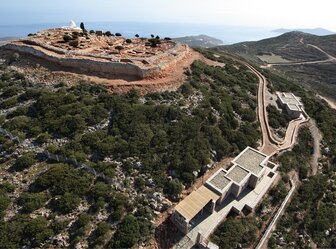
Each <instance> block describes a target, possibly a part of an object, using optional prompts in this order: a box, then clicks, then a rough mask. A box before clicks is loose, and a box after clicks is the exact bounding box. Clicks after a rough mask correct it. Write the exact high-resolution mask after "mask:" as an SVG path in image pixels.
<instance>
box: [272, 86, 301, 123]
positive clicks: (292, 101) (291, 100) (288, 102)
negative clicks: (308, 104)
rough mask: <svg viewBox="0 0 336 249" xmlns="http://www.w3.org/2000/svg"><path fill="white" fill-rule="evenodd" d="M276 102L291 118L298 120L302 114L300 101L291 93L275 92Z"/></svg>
mask: <svg viewBox="0 0 336 249" xmlns="http://www.w3.org/2000/svg"><path fill="white" fill-rule="evenodd" d="M276 95H277V102H278V104H279V105H280V106H281V108H284V109H285V110H286V112H287V113H288V114H289V115H290V116H291V117H292V118H299V117H300V116H301V114H302V113H303V109H302V108H303V105H302V103H301V101H300V100H299V99H298V97H296V96H295V95H294V94H293V93H284V92H276Z"/></svg>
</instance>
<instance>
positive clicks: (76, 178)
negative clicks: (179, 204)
mask: <svg viewBox="0 0 336 249" xmlns="http://www.w3.org/2000/svg"><path fill="white" fill-rule="evenodd" d="M221 59H222V60H223V61H225V64H226V66H225V68H220V67H211V66H208V65H206V64H204V63H202V62H199V61H197V62H195V63H194V64H193V65H192V67H191V69H190V71H188V72H187V74H188V80H187V82H185V83H184V84H183V85H182V86H181V87H180V88H179V89H178V90H177V91H175V92H164V93H151V94H148V95H146V96H140V95H139V94H138V93H137V92H136V91H130V92H129V93H128V94H126V95H124V96H121V95H116V94H111V93H109V92H107V90H106V89H105V88H104V87H101V86H97V85H88V84H85V83H83V84H81V85H78V86H73V87H67V86H65V85H64V84H58V85H54V86H51V87H45V86H44V85H39V84H34V85H33V84H32V83H30V82H28V81H27V80H26V79H25V78H24V76H23V75H21V74H18V73H16V72H13V71H10V70H4V72H3V73H2V77H1V81H0V94H1V101H0V107H1V109H2V110H4V114H3V115H1V116H0V125H1V127H3V128H5V129H6V130H8V131H10V132H11V133H13V134H14V135H15V136H18V137H19V138H20V140H21V141H23V142H25V143H27V144H29V146H26V147H25V149H24V150H22V148H20V149H18V146H17V144H15V143H14V142H12V141H10V140H9V139H8V138H5V137H3V136H0V139H1V144H0V148H1V151H0V153H2V155H4V157H3V159H2V161H1V165H0V169H1V170H2V171H3V172H4V173H5V174H8V175H11V174H12V175H14V174H16V175H19V176H21V175H26V176H27V177H26V178H27V179H25V181H26V182H25V184H26V185H24V186H27V187H23V190H22V189H21V188H20V191H21V192H19V198H17V199H15V198H14V197H13V196H12V197H11V198H10V194H8V193H7V192H6V191H2V192H0V208H1V211H3V212H4V211H5V210H6V208H7V207H8V206H9V204H10V202H14V201H15V202H16V203H17V205H18V207H19V211H18V214H16V215H15V216H14V217H12V218H10V219H9V220H8V221H6V222H5V221H4V220H2V221H1V223H0V227H1V229H0V230H1V241H0V247H1V248H19V247H23V246H30V247H36V246H39V245H41V243H46V245H47V246H48V245H49V244H50V243H53V241H52V240H51V241H50V240H48V239H49V238H52V236H54V235H57V234H59V233H60V232H62V231H67V232H68V234H69V239H68V241H67V242H68V243H69V245H70V246H71V247H74V246H75V245H76V244H77V243H79V242H81V241H83V240H84V239H85V238H87V243H88V245H89V246H90V247H94V246H101V245H104V246H109V247H111V248H120V247H131V246H133V245H134V244H136V243H138V242H139V241H140V242H141V241H146V239H147V238H148V236H149V235H150V234H151V229H152V225H151V220H152V219H153V209H154V208H155V207H156V206H155V205H156V204H155V205H154V204H153V203H152V202H151V203H150V202H149V200H153V198H157V193H158V192H159V193H160V192H164V193H165V194H166V196H169V197H176V196H178V195H179V193H180V192H181V191H182V189H183V186H182V183H183V184H190V183H191V182H192V181H193V180H194V179H195V178H196V176H197V175H198V174H202V172H203V169H204V166H205V165H206V164H211V163H213V162H215V161H219V160H221V159H222V158H223V157H225V156H228V155H234V154H236V153H238V152H239V151H240V150H242V149H244V148H245V147H246V146H247V145H249V146H256V145H257V141H258V140H259V139H260V133H259V131H258V130H259V129H258V123H257V120H256V115H255V108H256V89H257V79H256V77H255V76H254V75H253V74H252V73H250V72H249V71H248V70H247V68H246V67H244V66H243V65H240V64H239V63H235V62H233V61H232V60H229V59H225V57H222V58H221ZM32 148H35V149H32ZM36 148H38V150H37V151H41V150H40V149H41V148H43V149H45V150H47V151H49V152H51V153H54V154H58V155H64V156H67V157H69V158H73V159H76V160H77V161H79V162H83V163H85V164H86V165H88V166H89V167H93V168H94V169H95V170H96V171H97V172H101V173H104V174H105V175H106V176H109V177H111V178H113V179H114V180H115V181H116V184H115V185H113V186H111V185H109V184H107V183H106V182H104V181H102V180H101V179H97V178H94V177H93V176H92V174H89V173H88V172H87V171H84V170H81V169H76V168H75V167H73V165H68V164H63V163H55V164H52V161H44V158H45V157H41V155H40V154H39V153H36ZM13 152H15V155H14V153H13ZM36 171H37V172H36ZM168 175H170V176H172V178H173V179H170V178H168V177H167V176H168ZM125 192H126V193H127V194H126V193H125ZM154 194H156V195H154ZM41 210H44V211H46V212H47V213H49V214H50V215H49V216H47V217H46V218H42V217H40V216H39V215H38V214H37V213H38V212H40V211H41ZM37 211H38V212H37ZM29 214H34V216H37V217H39V218H38V219H32V218H29V216H28V215H29ZM98 214H104V215H107V217H106V218H105V219H104V220H103V221H102V222H100V223H99V224H96V226H94V230H93V231H92V232H90V231H89V230H90V228H91V225H90V224H93V222H94V220H95V216H96V215H98ZM3 215H5V213H4V214H3ZM68 215H70V216H68ZM66 217H75V220H73V222H72V223H71V225H68V224H69V222H70V220H69V218H66ZM29 229H31V230H32V231H29ZM130 231H131V233H130ZM32 232H34V233H35V234H32ZM37 234H38V236H37ZM12 235H14V237H15V238H13V237H12ZM32 238H36V239H34V240H33V239H32Z"/></svg>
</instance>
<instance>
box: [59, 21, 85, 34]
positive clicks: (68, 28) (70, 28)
mask: <svg viewBox="0 0 336 249" xmlns="http://www.w3.org/2000/svg"><path fill="white" fill-rule="evenodd" d="M62 29H67V30H74V31H82V29H81V28H80V27H77V25H76V23H75V21H73V20H71V21H70V22H69V25H68V26H64V27H62Z"/></svg>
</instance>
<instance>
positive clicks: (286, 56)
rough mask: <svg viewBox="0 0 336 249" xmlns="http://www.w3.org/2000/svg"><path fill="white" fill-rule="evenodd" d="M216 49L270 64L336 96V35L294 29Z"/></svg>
mask: <svg viewBox="0 0 336 249" xmlns="http://www.w3.org/2000/svg"><path fill="white" fill-rule="evenodd" d="M218 49H219V50H222V51H225V52H228V53H234V54H236V55H239V56H241V57H243V58H245V59H247V60H250V61H253V62H254V63H257V64H259V65H263V66H267V67H273V68H275V69H277V70H279V71H280V72H282V73H283V74H284V75H286V76H291V77H293V78H295V79H296V80H297V81H298V82H300V83H302V84H303V85H305V86H309V87H310V88H312V89H314V90H317V91H319V92H320V93H321V94H323V95H327V96H329V97H331V98H333V99H335V98H336V59H335V57H336V35H327V36H316V35H312V34H307V33H303V32H298V31H294V32H288V33H285V34H283V35H280V36H278V37H273V38H269V39H264V40H261V41H257V42H242V43H237V44H233V45H230V46H220V47H218ZM307 62H308V63H307Z"/></svg>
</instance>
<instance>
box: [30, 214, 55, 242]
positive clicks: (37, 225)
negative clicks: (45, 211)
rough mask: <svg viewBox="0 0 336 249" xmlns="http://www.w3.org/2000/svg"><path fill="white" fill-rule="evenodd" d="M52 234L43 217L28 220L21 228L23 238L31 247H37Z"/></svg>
mask: <svg viewBox="0 0 336 249" xmlns="http://www.w3.org/2000/svg"><path fill="white" fill-rule="evenodd" d="M52 235H53V231H52V230H51V229H50V228H49V227H48V220H47V219H46V218H45V217H41V216H40V217H37V218H36V219H32V220H30V221H29V222H28V224H27V225H26V226H25V228H24V230H23V238H24V240H25V241H27V242H29V243H30V244H31V247H32V248H35V247H39V246H40V244H41V243H42V242H44V241H45V240H46V239H48V238H49V237H51V236H52Z"/></svg>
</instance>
